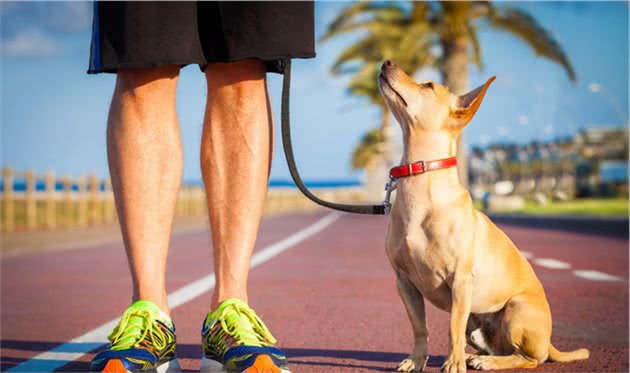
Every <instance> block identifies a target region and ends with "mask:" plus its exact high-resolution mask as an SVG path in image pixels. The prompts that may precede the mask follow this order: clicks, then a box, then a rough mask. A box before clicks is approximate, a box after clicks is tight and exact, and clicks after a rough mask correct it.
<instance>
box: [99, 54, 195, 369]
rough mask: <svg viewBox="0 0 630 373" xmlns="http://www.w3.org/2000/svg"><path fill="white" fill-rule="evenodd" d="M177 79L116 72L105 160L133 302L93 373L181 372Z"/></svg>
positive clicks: (149, 71) (172, 72)
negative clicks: (174, 281) (175, 263)
mask: <svg viewBox="0 0 630 373" xmlns="http://www.w3.org/2000/svg"><path fill="white" fill-rule="evenodd" d="M178 75H179V67H178V66H165V67H159V68H136V69H122V70H119V71H118V76H117V79H116V90H115V92H114V97H113V99H112V104H111V108H110V111H109V120H108V123H107V156H108V160H109V172H110V174H111V178H112V187H113V190H114V197H115V200H116V209H117V211H118V218H119V221H120V228H121V231H122V235H123V240H124V243H125V249H126V251H127V259H128V262H129V268H130V270H131V276H132V278H133V300H134V302H133V303H132V304H131V305H130V306H129V307H128V308H127V310H126V311H125V312H124V314H123V315H122V317H121V321H120V323H119V324H118V326H116V327H115V328H114V330H113V331H112V333H111V334H110V336H109V340H110V342H111V345H110V346H109V347H108V348H107V349H106V350H103V351H101V352H100V353H99V354H97V355H96V356H95V357H94V359H92V363H91V364H90V371H95V372H106V373H114V372H115V373H120V372H126V371H134V372H135V371H139V370H146V369H150V370H151V371H153V370H155V371H160V372H178V371H180V369H179V364H178V362H177V358H176V357H175V350H176V338H175V327H174V326H173V323H172V321H171V319H170V317H169V316H168V312H169V308H168V304H167V301H166V286H165V272H166V256H167V253H168V244H169V238H170V233H171V223H172V220H173V212H174V210H175V201H176V199H177V192H178V190H179V184H180V180H181V177H182V145H181V140H180V135H179V128H178V125H177V114H176V112H175V91H176V86H177V77H178ZM155 321H159V322H155ZM156 341H159V342H160V343H157V342H156ZM139 349H140V350H145V352H143V353H139V352H138V350H139Z"/></svg>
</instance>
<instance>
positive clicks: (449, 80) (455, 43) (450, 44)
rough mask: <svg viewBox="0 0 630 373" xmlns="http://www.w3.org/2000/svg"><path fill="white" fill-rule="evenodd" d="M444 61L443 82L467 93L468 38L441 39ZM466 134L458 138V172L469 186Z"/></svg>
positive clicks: (458, 92)
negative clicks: (465, 145) (465, 144)
mask: <svg viewBox="0 0 630 373" xmlns="http://www.w3.org/2000/svg"><path fill="white" fill-rule="evenodd" d="M441 44H442V53H443V54H442V61H441V62H440V73H441V74H442V82H443V83H444V84H445V85H446V86H447V87H448V88H449V89H450V90H451V92H453V93H454V94H457V95H461V94H463V93H466V92H467V91H468V88H469V81H468V44H469V42H468V39H467V38H466V37H458V38H455V39H450V40H444V39H443V40H441ZM463 138H464V134H463V133H462V134H461V135H460V136H459V139H457V173H458V175H459V181H460V182H461V183H462V185H463V186H464V187H467V186H468V157H467V154H466V149H465V148H464V141H463Z"/></svg>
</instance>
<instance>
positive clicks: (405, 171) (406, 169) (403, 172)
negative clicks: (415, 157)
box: [389, 157, 457, 179]
mask: <svg viewBox="0 0 630 373" xmlns="http://www.w3.org/2000/svg"><path fill="white" fill-rule="evenodd" d="M456 165H457V158H456V157H449V158H443V159H436V160H433V161H420V162H415V163H409V164H405V165H402V166H397V167H394V168H392V169H391V170H389V177H390V178H392V179H398V178H401V177H407V176H413V175H418V174H423V173H425V172H429V171H435V170H440V169H443V168H449V167H453V166H456Z"/></svg>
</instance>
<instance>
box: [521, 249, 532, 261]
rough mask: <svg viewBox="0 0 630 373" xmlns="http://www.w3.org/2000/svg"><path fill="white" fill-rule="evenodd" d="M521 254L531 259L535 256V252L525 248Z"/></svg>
mask: <svg viewBox="0 0 630 373" xmlns="http://www.w3.org/2000/svg"><path fill="white" fill-rule="evenodd" d="M521 255H523V256H524V257H525V258H527V259H531V258H533V257H534V254H532V253H530V252H529V251H524V250H521Z"/></svg>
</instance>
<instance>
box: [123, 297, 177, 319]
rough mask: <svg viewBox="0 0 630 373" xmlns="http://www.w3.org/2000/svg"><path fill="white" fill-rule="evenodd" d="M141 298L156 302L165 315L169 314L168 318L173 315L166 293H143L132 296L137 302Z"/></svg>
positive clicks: (133, 300)
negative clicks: (155, 294)
mask: <svg viewBox="0 0 630 373" xmlns="http://www.w3.org/2000/svg"><path fill="white" fill-rule="evenodd" d="M139 300H146V301H149V302H152V303H154V304H155V305H156V306H157V307H158V308H159V309H160V311H161V313H162V314H163V315H166V316H168V318H170V317H171V309H170V308H169V306H168V302H167V299H166V295H164V296H158V297H156V296H142V295H134V296H133V298H132V302H136V301H139Z"/></svg>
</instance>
